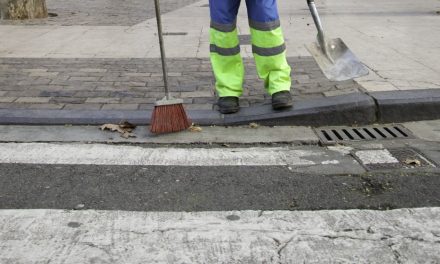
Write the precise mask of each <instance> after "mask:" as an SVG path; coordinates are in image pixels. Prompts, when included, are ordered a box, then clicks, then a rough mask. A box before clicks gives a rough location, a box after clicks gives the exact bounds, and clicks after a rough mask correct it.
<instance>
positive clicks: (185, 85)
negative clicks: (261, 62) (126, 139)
mask: <svg viewBox="0 0 440 264" xmlns="http://www.w3.org/2000/svg"><path fill="white" fill-rule="evenodd" d="M163 1H167V0H163ZM182 1H183V0H182ZM288 61H289V63H291V65H293V66H294V67H293V70H292V85H293V86H292V90H293V95H294V97H295V100H304V99H311V98H317V97H323V96H334V95H337V94H341V93H348V92H356V91H358V90H359V89H361V86H359V84H357V83H356V82H353V81H346V82H331V81H329V80H327V79H326V78H325V76H324V75H323V74H322V72H321V71H320V69H319V67H318V66H317V64H316V63H315V61H314V60H313V58H311V57H291V58H288ZM244 63H245V67H246V75H245V84H244V88H245V90H244V93H243V97H242V100H243V104H244V106H243V107H245V106H252V105H255V104H261V103H267V102H268V101H270V96H268V95H267V94H266V92H265V89H264V88H263V87H264V84H263V81H262V80H260V79H259V78H258V76H257V75H256V69H255V63H254V60H253V59H244ZM0 68H1V69H2V70H0V96H1V97H10V98H15V97H19V98H18V99H21V101H22V102H27V101H28V100H30V101H33V102H34V101H35V103H38V104H41V105H43V106H44V105H45V104H51V103H52V102H53V103H59V104H64V108H63V109H82V108H81V106H84V108H87V107H90V109H100V108H101V107H103V105H104V104H105V105H107V106H106V107H105V109H109V108H116V107H119V108H121V109H124V108H125V107H124V106H114V105H128V106H127V107H126V108H128V109H133V108H134V107H138V109H151V108H152V107H154V102H155V101H156V100H157V99H161V98H162V97H163V96H164V92H163V80H162V70H161V63H160V59H157V58H156V59H153V58H152V59H142V58H132V59H106V58H93V59H41V58H39V59H25V58H8V60H2V59H1V58H0ZM169 68H170V69H169V81H170V90H171V91H172V95H173V96H174V97H179V98H182V99H184V102H185V104H186V105H195V106H193V107H194V109H196V108H197V109H202V108H204V107H211V105H212V103H213V102H215V98H214V94H215V88H214V82H215V80H214V77H213V74H212V69H211V65H210V61H209V59H208V58H206V59H200V58H199V59H196V58H169ZM30 75H35V76H34V77H33V76H30ZM28 98H47V99H46V100H50V101H44V100H43V101H41V99H28ZM3 100H5V101H9V100H10V99H9V98H8V99H3ZM49 102H50V103H49ZM3 104H5V105H6V104H7V105H9V104H16V103H15V102H14V103H6V102H5V103H3ZM32 104H33V103H20V104H18V106H17V107H28V106H29V105H32ZM200 105H205V106H200ZM43 106H38V107H43ZM51 107H58V106H51Z"/></svg>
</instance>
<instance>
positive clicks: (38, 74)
mask: <svg viewBox="0 0 440 264" xmlns="http://www.w3.org/2000/svg"><path fill="white" fill-rule="evenodd" d="M57 75H58V72H31V73H30V74H29V76H31V77H55V76H57Z"/></svg>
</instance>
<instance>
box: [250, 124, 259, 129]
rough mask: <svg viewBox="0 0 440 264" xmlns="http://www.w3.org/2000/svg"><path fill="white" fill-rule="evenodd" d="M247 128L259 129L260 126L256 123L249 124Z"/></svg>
mask: <svg viewBox="0 0 440 264" xmlns="http://www.w3.org/2000/svg"><path fill="white" fill-rule="evenodd" d="M249 127H250V128H259V127H260V125H259V124H257V123H250V124H249Z"/></svg>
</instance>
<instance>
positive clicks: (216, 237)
mask: <svg viewBox="0 0 440 264" xmlns="http://www.w3.org/2000/svg"><path fill="white" fill-rule="evenodd" d="M439 217H440V209H439V208H419V209H402V210H392V211H386V212H381V211H368V210H362V211H361V210H350V211H340V210H338V211H316V212H287V211H275V212H262V211H229V212H199V213H192V212H186V213H184V212H177V213H159V212H120V211H91V210H87V211H64V210H2V211H0V224H1V229H0V230H1V231H2V232H1V233H2V235H0V241H1V243H2V245H3V248H4V249H5V250H4V254H2V255H1V256H0V261H2V262H6V263H7V262H10V261H11V260H13V262H14V263H18V264H22V263H29V262H35V261H38V262H53V263H60V262H64V263H88V262H127V263H147V262H154V263H168V262H180V261H182V262H183V261H185V262H188V263H219V262H222V263H246V264H247V263H327V262H350V263H351V262H357V263H425V262H426V263H437V262H439V256H438V251H439V247H440V246H439V233H438V230H439V228H440V226H439V221H437V219H438V218H439ZM43 230H44V231H43ZM23 249H25V250H23ZM66 249H68V253H66Z"/></svg>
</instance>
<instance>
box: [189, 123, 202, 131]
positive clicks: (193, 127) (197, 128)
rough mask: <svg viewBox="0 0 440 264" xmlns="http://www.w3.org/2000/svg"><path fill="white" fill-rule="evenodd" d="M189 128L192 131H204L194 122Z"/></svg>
mask: <svg viewBox="0 0 440 264" xmlns="http://www.w3.org/2000/svg"><path fill="white" fill-rule="evenodd" d="M188 129H189V131H190V132H202V131H203V129H202V128H201V127H199V126H196V125H194V124H192V125H191V126H190V127H189V128H188Z"/></svg>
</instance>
